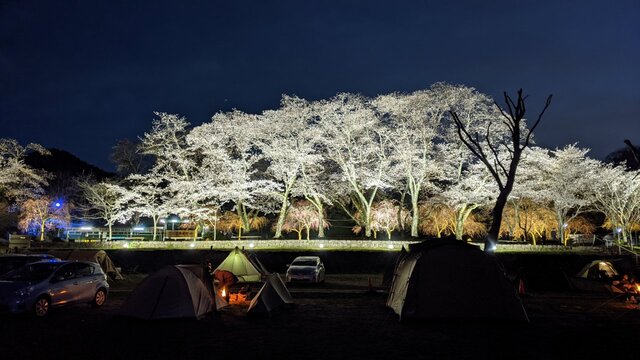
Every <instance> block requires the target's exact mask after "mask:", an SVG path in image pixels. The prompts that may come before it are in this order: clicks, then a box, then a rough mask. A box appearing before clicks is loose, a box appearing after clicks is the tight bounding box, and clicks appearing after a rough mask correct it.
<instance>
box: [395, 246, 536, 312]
mask: <svg viewBox="0 0 640 360" xmlns="http://www.w3.org/2000/svg"><path fill="white" fill-rule="evenodd" d="M409 249H410V251H409V253H407V254H406V255H404V256H403V257H402V258H401V259H399V261H398V263H397V266H396V269H395V272H394V277H393V283H392V285H391V290H390V292H389V297H388V299H387V306H388V307H390V308H391V309H393V311H394V312H395V313H396V314H398V315H399V316H400V319H401V320H403V319H406V318H417V319H438V318H441V319H442V318H475V319H482V318H484V319H502V320H522V321H528V318H527V314H526V312H525V310H524V308H523V306H522V303H521V302H520V299H519V298H518V296H517V294H516V290H515V287H514V286H513V285H512V284H511V283H510V282H509V281H508V280H507V278H506V277H505V274H504V272H503V271H502V269H501V267H500V265H499V264H498V262H497V260H496V259H495V258H494V257H492V256H490V255H488V254H486V253H484V252H483V251H482V250H480V248H478V247H477V246H474V245H470V244H467V243H464V242H462V241H459V240H440V239H433V240H427V241H424V242H422V243H419V244H413V245H410V247H409Z"/></svg>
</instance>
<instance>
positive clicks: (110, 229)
mask: <svg viewBox="0 0 640 360" xmlns="http://www.w3.org/2000/svg"><path fill="white" fill-rule="evenodd" d="M108 226H109V235H108V237H107V240H109V241H111V239H113V231H112V227H113V225H112V224H111V223H109V224H108Z"/></svg>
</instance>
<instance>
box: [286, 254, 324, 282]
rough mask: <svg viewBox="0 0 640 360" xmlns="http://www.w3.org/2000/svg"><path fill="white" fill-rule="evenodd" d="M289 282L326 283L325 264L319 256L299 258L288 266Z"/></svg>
mask: <svg viewBox="0 0 640 360" xmlns="http://www.w3.org/2000/svg"><path fill="white" fill-rule="evenodd" d="M287 266H288V268H287V276H286V278H287V282H288V283H290V282H294V281H309V282H315V283H320V282H324V264H323V263H322V260H320V258H319V257H318V256H298V257H297V258H295V259H294V260H293V262H292V263H291V264H289V265H287Z"/></svg>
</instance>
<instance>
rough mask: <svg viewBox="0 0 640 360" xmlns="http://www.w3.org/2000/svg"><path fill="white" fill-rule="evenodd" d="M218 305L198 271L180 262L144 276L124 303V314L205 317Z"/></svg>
mask: <svg viewBox="0 0 640 360" xmlns="http://www.w3.org/2000/svg"><path fill="white" fill-rule="evenodd" d="M216 297H217V296H216ZM216 300H218V299H216ZM220 300H221V299H220ZM222 302H223V301H222ZM216 303H221V302H220V301H216ZM215 307H216V306H215V304H214V300H213V298H212V295H211V293H210V292H209V290H207V288H206V286H205V285H204V283H203V282H202V281H201V280H200V279H199V278H198V277H197V276H196V274H194V273H193V272H191V271H190V270H189V269H188V267H182V266H180V265H176V266H167V267H164V268H162V269H160V270H159V271H157V272H155V273H153V274H151V275H149V276H147V277H146V278H145V279H144V280H142V282H141V283H140V284H139V285H138V286H137V287H136V288H135V290H134V291H133V293H132V294H131V296H129V298H128V299H127V300H126V301H125V303H124V304H123V305H122V308H121V309H120V314H121V315H124V316H130V317H135V318H140V319H145V320H151V319H173V318H196V319H201V318H202V317H204V316H205V315H206V314H208V313H210V312H212V311H214V310H215Z"/></svg>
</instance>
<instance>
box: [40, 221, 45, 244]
mask: <svg viewBox="0 0 640 360" xmlns="http://www.w3.org/2000/svg"><path fill="white" fill-rule="evenodd" d="M45 224H46V220H43V221H42V222H41V223H40V241H44V228H45Z"/></svg>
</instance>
